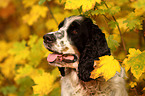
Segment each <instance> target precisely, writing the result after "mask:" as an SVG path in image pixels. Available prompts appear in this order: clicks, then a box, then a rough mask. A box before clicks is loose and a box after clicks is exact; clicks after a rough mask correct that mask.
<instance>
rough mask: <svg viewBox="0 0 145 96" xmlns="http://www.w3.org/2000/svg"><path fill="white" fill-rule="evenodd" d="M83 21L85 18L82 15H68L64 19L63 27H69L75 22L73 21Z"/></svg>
mask: <svg viewBox="0 0 145 96" xmlns="http://www.w3.org/2000/svg"><path fill="white" fill-rule="evenodd" d="M76 20H77V21H82V20H83V17H82V16H71V17H68V18H66V19H65V20H64V25H63V27H65V28H68V27H69V25H70V24H71V23H72V22H73V21H76Z"/></svg>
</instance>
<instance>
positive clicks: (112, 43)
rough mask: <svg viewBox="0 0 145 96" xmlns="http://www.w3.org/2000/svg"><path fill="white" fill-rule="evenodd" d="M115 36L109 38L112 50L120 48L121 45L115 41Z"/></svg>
mask: <svg viewBox="0 0 145 96" xmlns="http://www.w3.org/2000/svg"><path fill="white" fill-rule="evenodd" d="M113 37H114V36H113V35H109V37H108V38H107V42H108V46H109V48H110V49H111V50H116V48H117V47H118V46H119V43H118V42H117V41H116V40H114V39H113Z"/></svg>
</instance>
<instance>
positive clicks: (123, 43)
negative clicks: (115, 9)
mask: <svg viewBox="0 0 145 96" xmlns="http://www.w3.org/2000/svg"><path fill="white" fill-rule="evenodd" d="M104 4H105V6H106V7H107V8H109V7H108V5H107V4H106V2H104ZM112 18H113V20H114V21H115V22H117V21H116V18H115V16H114V15H112ZM117 23H118V22H117ZM117 28H118V31H119V34H120V37H121V41H122V45H123V49H124V52H125V54H126V55H127V50H126V46H125V42H124V40H123V36H122V32H121V30H120V27H119V24H117Z"/></svg>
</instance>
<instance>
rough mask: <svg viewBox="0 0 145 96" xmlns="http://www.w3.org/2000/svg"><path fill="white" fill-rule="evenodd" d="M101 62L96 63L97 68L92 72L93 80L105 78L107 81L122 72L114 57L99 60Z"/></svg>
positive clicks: (104, 57)
mask: <svg viewBox="0 0 145 96" xmlns="http://www.w3.org/2000/svg"><path fill="white" fill-rule="evenodd" d="M99 59H100V61H95V63H97V64H96V67H95V69H94V70H93V71H92V72H91V78H93V79H95V78H98V77H100V76H103V77H104V79H105V80H109V79H110V78H112V77H113V76H114V75H115V74H116V72H120V71H121V67H120V64H119V62H118V61H117V60H115V59H114V57H113V56H107V55H106V56H103V57H100V58H99Z"/></svg>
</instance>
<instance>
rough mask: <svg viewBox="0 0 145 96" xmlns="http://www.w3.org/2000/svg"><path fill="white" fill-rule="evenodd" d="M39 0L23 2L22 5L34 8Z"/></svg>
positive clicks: (23, 0)
mask: <svg viewBox="0 0 145 96" xmlns="http://www.w3.org/2000/svg"><path fill="white" fill-rule="evenodd" d="M37 1H38V0H22V3H23V4H24V7H25V8H27V7H31V6H33V5H34V4H35V3H36V2H37Z"/></svg>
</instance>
